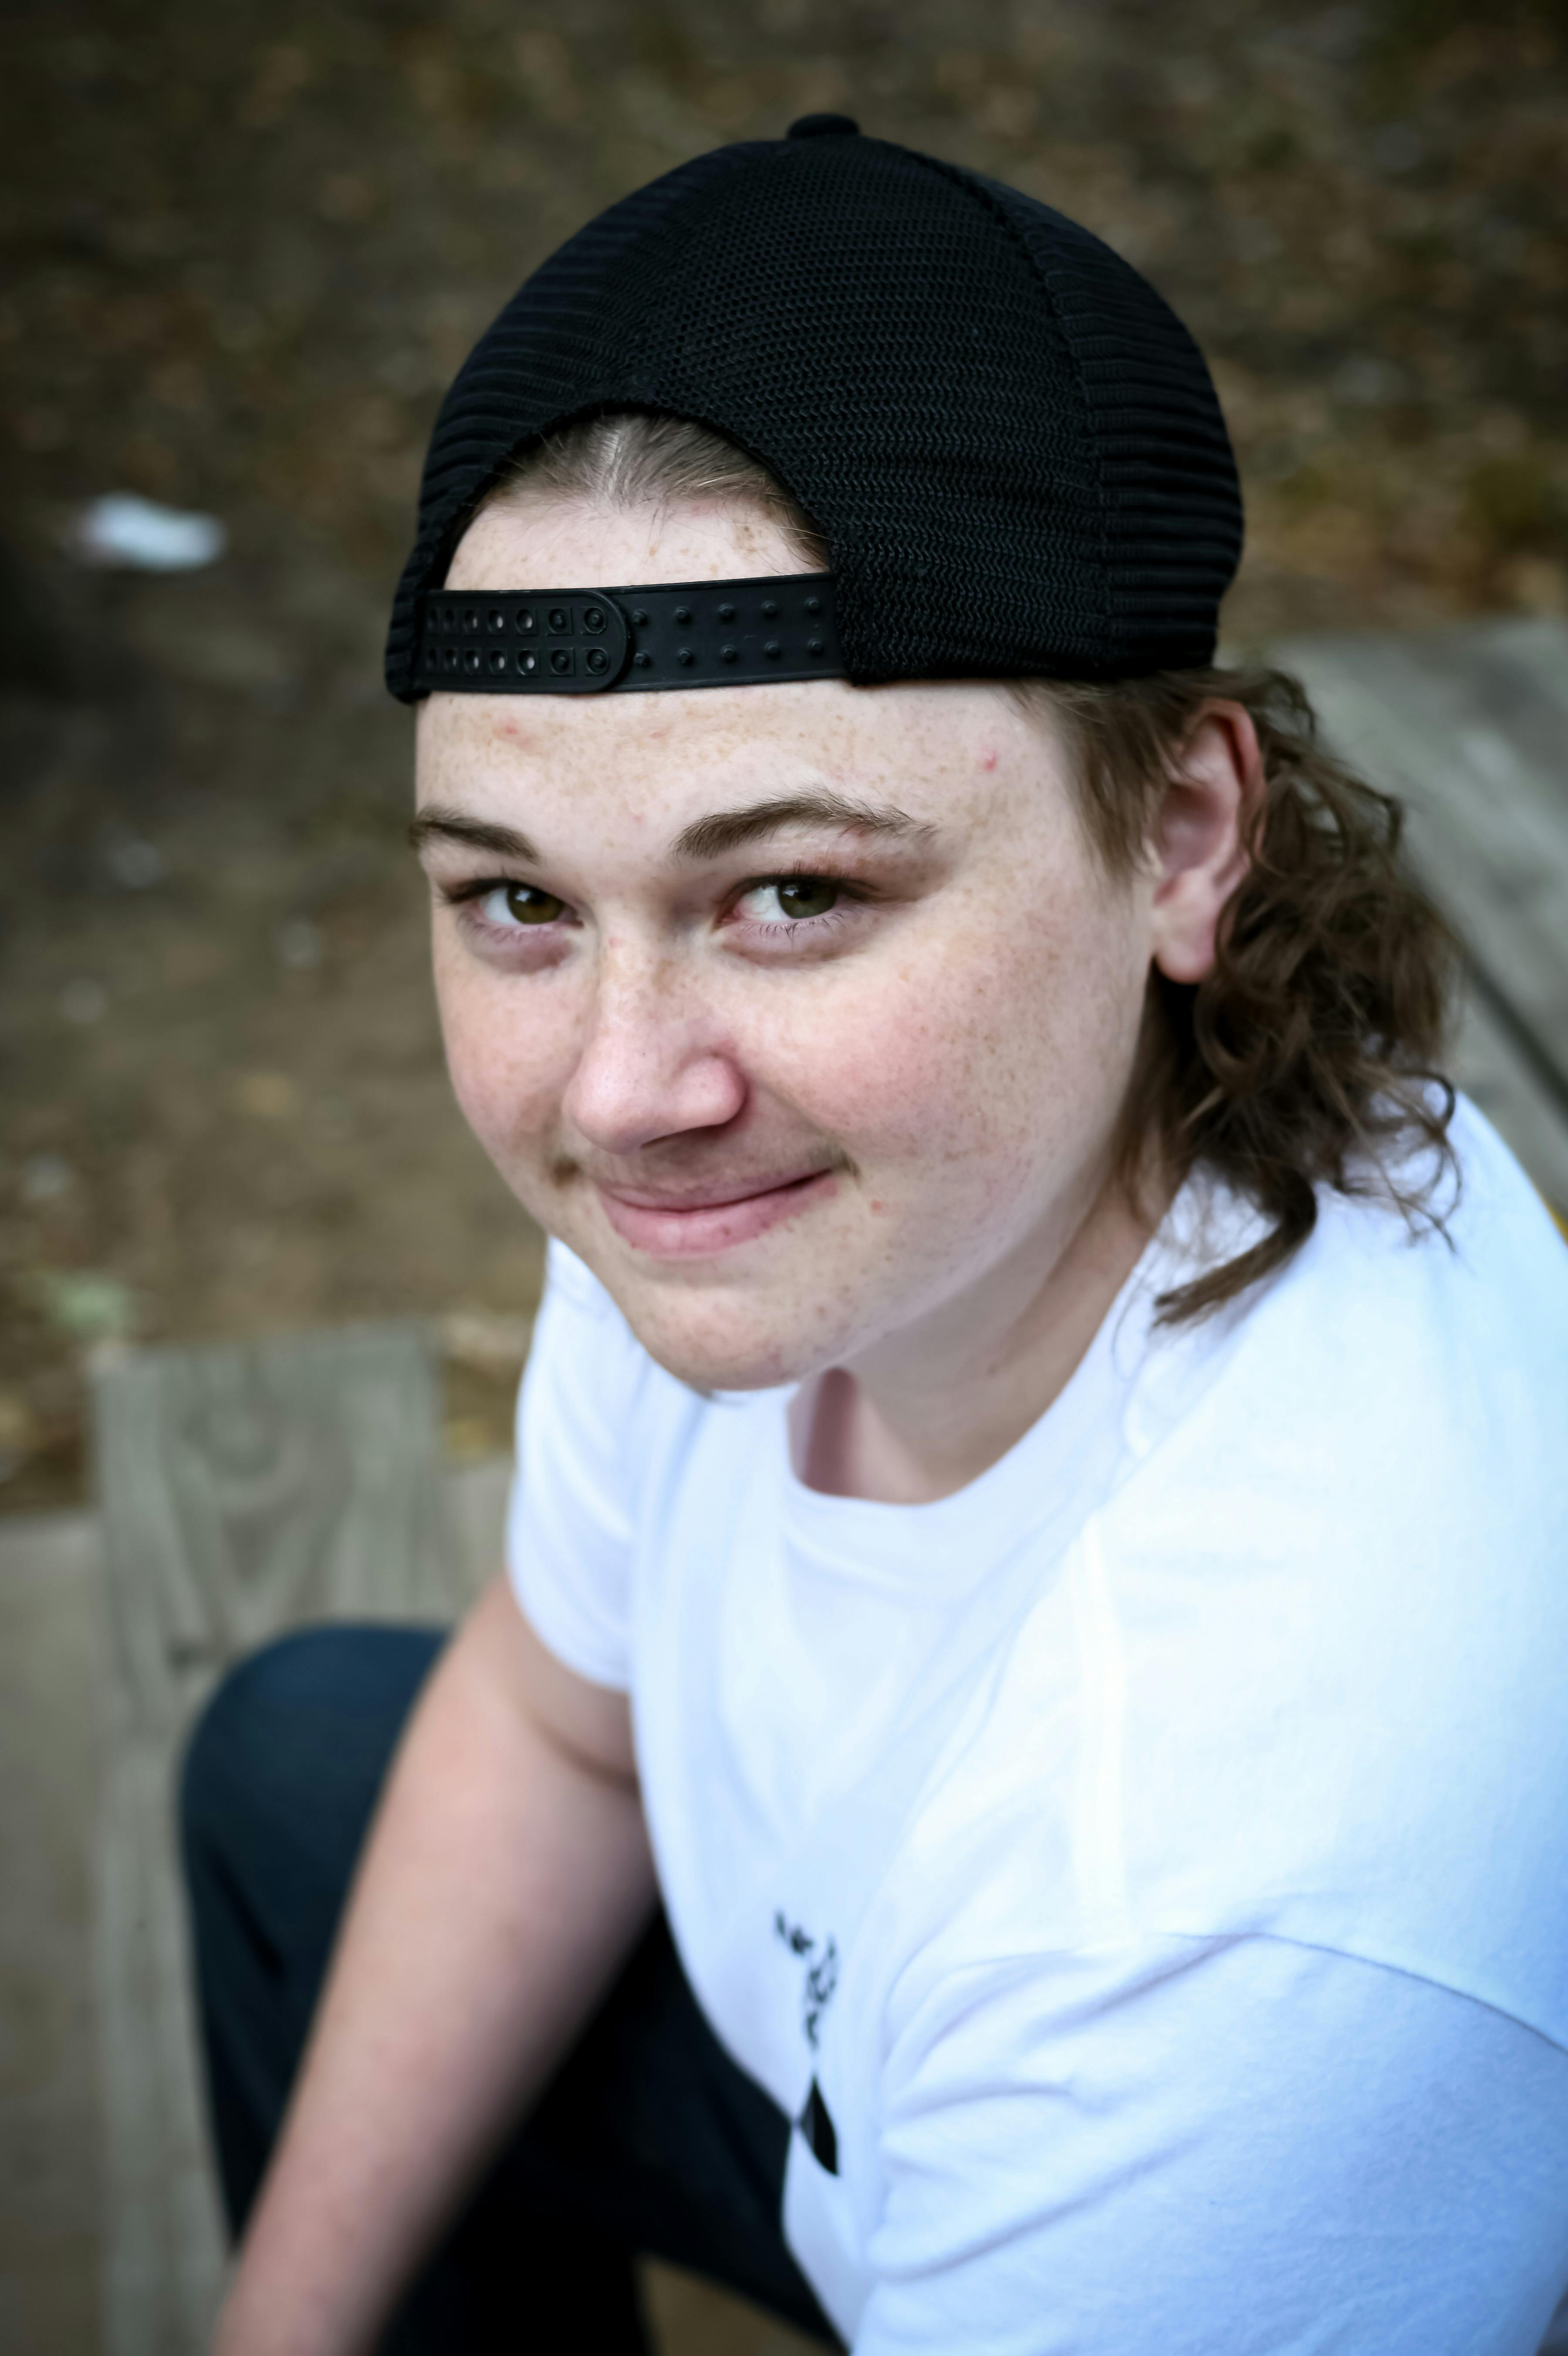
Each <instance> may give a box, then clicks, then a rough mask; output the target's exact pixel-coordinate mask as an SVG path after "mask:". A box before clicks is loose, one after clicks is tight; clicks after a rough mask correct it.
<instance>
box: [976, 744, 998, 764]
mask: <svg viewBox="0 0 1568 2356" xmlns="http://www.w3.org/2000/svg"><path fill="white" fill-rule="evenodd" d="M980 766H981V767H982V768H983V769H994V768H995V767H996V766H997V748H996V746H995V745H994V744H987V746H986V747H985V749H984V751H983V752H982V753H981V755H980Z"/></svg>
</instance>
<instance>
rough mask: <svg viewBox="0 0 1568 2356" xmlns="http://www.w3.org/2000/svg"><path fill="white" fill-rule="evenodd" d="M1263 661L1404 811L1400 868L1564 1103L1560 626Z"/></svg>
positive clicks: (1289, 651)
mask: <svg viewBox="0 0 1568 2356" xmlns="http://www.w3.org/2000/svg"><path fill="white" fill-rule="evenodd" d="M1552 646H1559V648H1561V653H1559V655H1552ZM1274 653H1276V659H1278V662H1281V664H1283V667H1285V669H1288V671H1295V674H1297V676H1299V679H1302V680H1305V686H1307V688H1309V692H1311V700H1314V704H1316V709H1318V714H1321V719H1323V728H1326V733H1328V737H1330V740H1332V742H1335V744H1338V747H1339V749H1342V752H1344V754H1347V756H1349V758H1351V761H1354V764H1356V766H1359V768H1360V770H1363V773H1366V776H1368V777H1371V780H1372V785H1382V787H1387V789H1389V792H1393V794H1399V798H1401V801H1403V803H1405V809H1408V813H1410V858H1413V862H1415V867H1417V870H1420V872H1422V876H1424V881H1426V886H1429V891H1432V893H1434V897H1436V900H1438V905H1441V907H1444V909H1445V914H1448V916H1450V921H1453V924H1455V928H1457V933H1460V937H1462V940H1465V945H1467V949H1469V952H1471V957H1474V961H1477V966H1478V970H1481V973H1483V975H1486V980H1488V985H1490V991H1493V994H1495V997H1498V999H1499V1001H1502V1003H1504V1006H1507V1009H1509V1011H1511V1015H1514V1020H1516V1025H1519V1027H1520V1032H1523V1034H1526V1036H1528V1042H1531V1051H1532V1060H1535V1063H1538V1065H1540V1070H1542V1084H1544V1087H1549V1088H1554V1091H1556V1093H1559V1096H1561V1103H1563V1105H1568V785H1565V773H1563V754H1561V752H1556V749H1554V742H1556V740H1554V735H1552V725H1549V721H1547V719H1544V716H1542V714H1549V712H1552V709H1554V702H1556V692H1559V688H1556V671H1559V667H1561V669H1568V629H1561V631H1559V629H1556V625H1535V626H1532V629H1531V637H1511V638H1509V637H1507V634H1504V631H1502V629H1498V626H1490V629H1483V631H1441V634H1434V637H1432V638H1424V641H1420V638H1293V641H1285V643H1283V646H1278V648H1276V650H1274ZM1509 686H1511V695H1509ZM1563 692H1568V691H1563Z"/></svg>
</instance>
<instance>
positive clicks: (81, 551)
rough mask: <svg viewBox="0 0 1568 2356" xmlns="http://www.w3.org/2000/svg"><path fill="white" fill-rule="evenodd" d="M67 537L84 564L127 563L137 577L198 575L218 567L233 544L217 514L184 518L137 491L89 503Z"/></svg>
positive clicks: (113, 494) (81, 510) (108, 493)
mask: <svg viewBox="0 0 1568 2356" xmlns="http://www.w3.org/2000/svg"><path fill="white" fill-rule="evenodd" d="M69 537H70V546H71V551H72V553H73V554H74V555H76V556H77V557H79V558H80V560H81V562H83V563H85V564H123V565H128V566H130V567H131V568H132V569H133V570H134V571H136V572H138V573H194V572H196V571H197V570H198V569H199V568H200V567H201V566H202V565H204V564H212V563H215V562H216V561H217V560H218V558H219V557H220V556H221V555H222V553H223V552H224V550H225V549H226V548H227V547H228V545H229V531H228V528H227V526H226V525H224V524H221V523H220V522H219V519H218V518H217V517H216V516H209V515H194V514H182V513H181V512H180V510H179V509H176V508H165V507H159V506H158V505H157V503H156V501H155V500H153V499H144V498H138V497H137V495H136V493H135V492H134V491H108V492H106V493H105V494H104V496H103V497H102V498H99V499H90V500H89V501H88V503H87V505H86V506H85V507H84V508H82V509H80V511H79V512H78V514H77V517H76V519H75V522H74V524H73V525H72V528H71V531H70V535H69Z"/></svg>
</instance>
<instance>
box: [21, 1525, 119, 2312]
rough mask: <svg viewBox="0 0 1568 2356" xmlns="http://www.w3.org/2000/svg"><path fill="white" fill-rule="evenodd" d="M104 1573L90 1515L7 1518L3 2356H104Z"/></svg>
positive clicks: (97, 1535)
mask: <svg viewBox="0 0 1568 2356" xmlns="http://www.w3.org/2000/svg"><path fill="white" fill-rule="evenodd" d="M102 1587H103V1566H102V1558H101V1544H100V1539H99V1532H98V1523H97V1518H96V1516H95V1515H91V1514H85V1513H69V1514H17V1515H5V1516H4V1517H3V1518H0V1873H3V1876H4V1888H5V1904H4V1907H3V1908H0V1991H3V1997H0V2017H3V2024H4V2034H3V2035H0V2348H3V2349H5V2350H6V2351H8V2356H99V2348H100V2331H99V2313H100V2306H101V2284H100V2280H99V2266H98V2258H99V2243H100V2234H99V2219H100V2212H101V2181H100V2171H101V2156H102V2118H101V2099H100V2090H99V2079H98V2068H97V2056H96V2050H95V2047H94V2042H93V2035H92V2025H93V2024H92V2012H91V2005H92V1980H91V1967H90V1962H89V1954H90V1937H89V1922H90V1917H91V1847H92V1826H93V1808H94V1800H95V1795H96V1790H97V1783H98V1774H99V1768H100V1742H101V1709H100V1704H101V1683H102V1669H103V1662H102V1650H103V1648H102V1642H101V1635H102V1631H101V1601H102Z"/></svg>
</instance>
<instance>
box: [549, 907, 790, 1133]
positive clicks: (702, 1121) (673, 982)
mask: <svg viewBox="0 0 1568 2356" xmlns="http://www.w3.org/2000/svg"><path fill="white" fill-rule="evenodd" d="M745 1101H746V1083H745V1080H744V1078H743V1076H742V1075H741V1071H740V1068H739V1066H737V1064H736V1062H735V1059H734V1055H733V1054H732V1052H731V1051H730V1050H729V1049H728V1048H727V1047H726V1046H724V1045H722V1044H720V1042H719V1041H718V1040H717V1038H716V1037H715V1035H714V1029H713V1025H712V1023H711V1021H710V1019H709V1018H708V1017H707V1015H706V1014H705V1011H704V1009H703V1008H702V1007H701V1006H700V1005H699V1004H697V1003H694V1002H693V1001H692V998H691V992H690V990H689V987H688V986H686V985H683V983H682V981H681V980H680V978H679V977H678V976H677V974H676V973H675V972H674V970H673V969H672V968H671V966H670V965H669V963H668V962H667V961H666V960H663V959H659V958H644V957H641V956H638V955H636V954H635V952H633V951H631V950H629V949H625V948H618V947H617V945H616V944H614V943H613V942H610V943H607V944H606V946H605V948H604V949H603V952H602V953H601V956H600V958H599V968H598V972H597V975H596V978H595V984H594V991H593V1001H592V1008H591V1011H590V1014H589V1022H588V1029H587V1033H586V1035H585V1037H584V1039H583V1044H582V1048H581V1054H580V1055H579V1056H578V1060H577V1066H576V1069H575V1070H574V1071H573V1073H572V1076H571V1080H570V1082H569V1083H568V1085H567V1087H566V1091H565V1094H564V1097H563V1098H562V1101H561V1110H562V1112H563V1114H564V1116H565V1118H566V1120H567V1123H568V1124H569V1126H570V1128H571V1129H573V1130H576V1132H577V1134H578V1135H579V1136H580V1137H581V1139H582V1141H583V1142H584V1143H585V1144H587V1145H590V1146H592V1147H593V1148H594V1149H595V1150H596V1151H599V1152H601V1153H613V1154H630V1153H635V1152H637V1151H639V1150H640V1149H641V1148H642V1147H644V1146H645V1145H653V1144H656V1142H657V1141H659V1140H661V1139H663V1138H669V1137H679V1136H684V1135H687V1134H688V1133H689V1132H690V1131H692V1130H701V1129H721V1128H722V1127H723V1126H724V1124H725V1123H726V1122H727V1121H731V1120H733V1119H735V1116H736V1115H737V1113H739V1112H740V1111H741V1108H742V1107H743V1105H744V1104H745Z"/></svg>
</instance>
